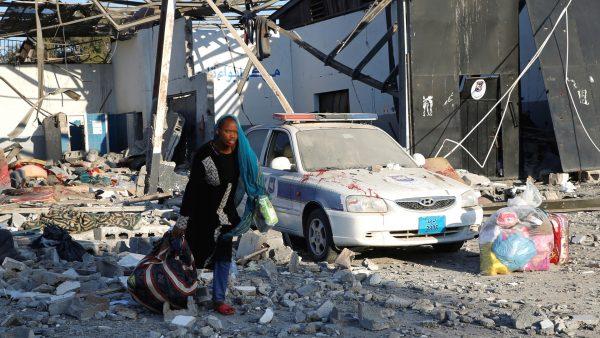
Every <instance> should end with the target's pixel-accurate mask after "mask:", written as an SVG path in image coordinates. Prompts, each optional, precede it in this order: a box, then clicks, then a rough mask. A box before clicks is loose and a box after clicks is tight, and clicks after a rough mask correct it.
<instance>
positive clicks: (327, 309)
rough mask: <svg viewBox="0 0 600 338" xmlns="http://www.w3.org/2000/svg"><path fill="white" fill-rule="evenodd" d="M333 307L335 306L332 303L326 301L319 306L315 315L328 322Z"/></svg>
mask: <svg viewBox="0 0 600 338" xmlns="http://www.w3.org/2000/svg"><path fill="white" fill-rule="evenodd" d="M334 307H335V304H334V303H333V302H332V301H330V300H327V301H325V302H324V303H323V304H321V306H319V308H318V309H317V311H316V314H317V316H318V317H319V318H320V319H322V320H324V321H328V320H329V316H330V315H331V311H333V308H334Z"/></svg>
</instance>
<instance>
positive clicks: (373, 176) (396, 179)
mask: <svg viewBox="0 0 600 338" xmlns="http://www.w3.org/2000/svg"><path fill="white" fill-rule="evenodd" d="M303 182H305V183H313V184H318V185H319V186H321V187H323V188H326V189H328V190H333V191H336V192H339V193H341V194H342V195H345V196H349V195H367V196H376V197H381V198H384V199H388V200H398V199H402V198H411V197H429V196H460V195H461V194H463V193H464V192H466V191H468V190H470V188H469V187H468V186H466V185H464V184H462V183H460V182H457V181H455V180H453V179H451V178H448V177H445V176H442V175H439V174H435V173H432V172H430V171H427V170H425V169H422V168H401V169H399V170H392V169H383V170H381V171H379V172H374V171H370V170H365V169H348V170H332V171H320V172H317V173H310V174H307V175H305V176H304V178H303Z"/></svg>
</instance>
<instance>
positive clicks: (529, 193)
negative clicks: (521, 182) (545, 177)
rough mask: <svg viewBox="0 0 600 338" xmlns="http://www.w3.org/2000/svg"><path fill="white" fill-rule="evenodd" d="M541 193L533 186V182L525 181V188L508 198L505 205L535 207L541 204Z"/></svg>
mask: <svg viewBox="0 0 600 338" xmlns="http://www.w3.org/2000/svg"><path fill="white" fill-rule="evenodd" d="M542 201H543V199H542V194H540V191H539V190H538V189H537V188H536V187H535V185H534V184H533V183H531V182H530V181H527V185H526V186H525V190H524V191H523V192H522V193H521V194H520V195H518V196H517V197H515V198H511V199H509V200H508V202H507V205H508V206H509V207H521V206H522V207H532V208H537V207H539V206H540V205H542Z"/></svg>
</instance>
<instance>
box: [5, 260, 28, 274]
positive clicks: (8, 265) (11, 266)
mask: <svg viewBox="0 0 600 338" xmlns="http://www.w3.org/2000/svg"><path fill="white" fill-rule="evenodd" d="M2 268H3V269H4V270H7V271H8V270H12V271H23V270H25V269H27V265H26V264H25V263H22V262H19V261H18V260H16V259H12V258H10V257H6V258H4V262H2Z"/></svg>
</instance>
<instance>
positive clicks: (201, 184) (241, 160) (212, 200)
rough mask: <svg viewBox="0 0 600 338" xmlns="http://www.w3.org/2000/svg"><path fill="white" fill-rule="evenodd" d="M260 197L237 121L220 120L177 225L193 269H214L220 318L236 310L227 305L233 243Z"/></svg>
mask: <svg viewBox="0 0 600 338" xmlns="http://www.w3.org/2000/svg"><path fill="white" fill-rule="evenodd" d="M240 178H241V180H240ZM240 181H241V182H242V184H243V185H244V189H245V191H246V194H247V195H248V203H247V205H246V212H245V213H244V217H243V218H240V216H239V215H238V213H237V210H236V203H235V201H234V200H235V195H236V190H237V188H238V182H240ZM263 195H265V189H264V185H263V182H262V179H261V178H260V175H259V169H258V161H257V159H256V154H254V152H253V151H252V148H251V147H250V145H249V143H248V140H247V139H246V136H245V135H244V132H243V130H242V129H241V127H240V124H239V121H238V120H237V119H236V118H235V117H233V116H230V115H228V116H225V117H223V118H221V119H220V120H219V121H218V122H217V126H216V135H215V139H214V140H212V141H210V142H208V143H206V144H205V145H203V146H202V147H201V148H200V149H199V150H198V151H197V153H196V155H195V156H194V160H193V163H192V168H191V172H190V180H189V182H188V184H187V187H186V189H185V193H184V195H183V202H182V206H181V216H180V218H179V219H178V221H177V227H178V228H180V229H182V228H185V229H186V230H185V237H186V240H187V242H188V243H189V246H190V249H191V250H192V253H193V255H194V259H195V263H196V267H197V268H198V269H202V268H205V267H209V266H211V265H212V267H213V295H212V298H213V304H214V308H215V310H216V311H218V312H219V313H221V314H224V315H232V314H234V313H235V309H234V308H233V307H231V306H230V305H228V304H226V303H225V294H226V291H227V284H228V281H229V269H230V265H231V261H232V237H233V236H234V235H240V234H242V233H243V232H245V231H247V230H248V229H249V228H250V223H251V219H252V214H253V211H254V208H255V207H256V203H255V201H256V199H257V198H258V197H259V196H263Z"/></svg>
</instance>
